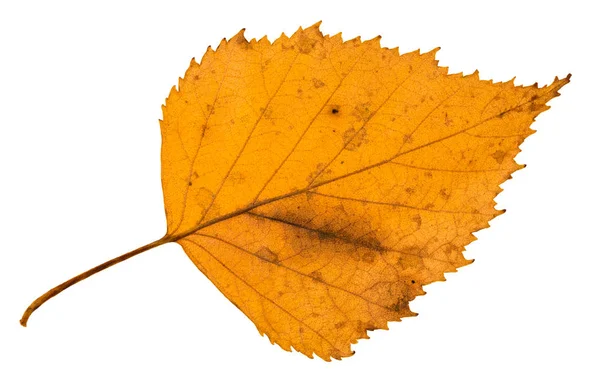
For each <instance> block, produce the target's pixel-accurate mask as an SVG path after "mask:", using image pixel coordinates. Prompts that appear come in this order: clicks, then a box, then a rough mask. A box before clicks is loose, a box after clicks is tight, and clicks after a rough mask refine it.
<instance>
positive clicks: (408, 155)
mask: <svg viewBox="0 0 600 382" xmlns="http://www.w3.org/2000/svg"><path fill="white" fill-rule="evenodd" d="M435 52H436V50H434V51H431V52H428V53H424V54H420V53H419V52H411V53H406V54H403V55H400V54H399V53H398V50H397V49H385V48H381V47H380V46H379V38H375V39H373V40H370V41H365V42H361V41H360V39H359V38H355V39H353V40H349V41H345V42H344V41H343V40H342V37H341V35H340V34H338V35H335V36H323V35H322V34H321V32H320V31H319V28H318V24H317V25H314V26H312V27H310V28H308V29H305V30H303V29H299V30H298V31H297V32H296V33H295V34H294V35H293V36H292V37H286V36H285V35H282V36H281V37H280V38H278V39H277V40H276V41H274V42H273V43H270V42H269V41H268V40H267V39H266V38H262V39H260V40H258V41H256V40H252V41H247V40H246V39H245V37H244V35H243V30H242V31H241V32H240V33H238V34H237V35H236V36H234V37H233V38H231V39H230V40H228V41H226V40H223V41H222V42H221V44H220V45H219V47H218V48H217V49H216V50H212V49H211V48H209V49H208V50H207V52H206V54H205V55H204V57H203V58H202V61H201V62H200V63H197V62H196V61H194V60H192V63H191V65H190V67H189V69H188V70H187V72H186V73H185V76H184V78H182V79H180V81H179V85H178V87H173V89H172V90H171V93H170V94H169V97H168V98H167V101H166V104H165V106H163V115H164V117H163V120H162V121H161V124H160V125H161V132H162V139H163V145H162V154H161V155H162V156H161V159H162V184H163V190H164V202H165V210H166V217H167V226H168V229H167V234H166V235H165V236H164V237H163V238H162V239H160V240H157V241H155V242H153V243H150V244H148V245H146V246H144V247H141V248H139V249H137V250H134V251H132V252H129V253H127V254H125V255H122V256H120V257H117V258H115V259H113V260H111V261H109V262H107V263H105V264H102V265H100V266H98V267H96V268H93V269H91V270H90V271H87V272H85V273H83V274H81V275H79V276H77V277H75V278H73V279H71V280H69V281H67V282H65V283H63V284H61V285H59V286H58V287H56V288H54V289H52V290H50V291H49V292H48V293H46V294H45V295H43V296H42V297H40V298H39V299H38V300H36V301H35V302H34V303H33V304H32V305H31V306H30V307H29V308H28V310H27V311H26V312H25V314H24V316H23V319H22V321H21V323H22V324H23V325H25V324H26V323H27V319H28V317H29V315H30V314H31V313H32V312H33V311H34V310H35V309H36V308H37V307H39V306H40V305H41V304H42V303H43V302H45V301H46V300H48V299H49V298H51V297H53V296H55V295H56V294H58V293H59V292H60V291H62V290H64V289H66V288H67V287H69V286H71V285H73V284H75V283H77V282H78V281H81V280H83V279H85V278H87V277H89V276H90V275H92V274H94V273H97V272H99V271H100V270H102V269H105V268H107V267H110V266H112V265H114V264H116V263H118V262H121V261H123V260H126V259H128V258H130V257H132V256H135V255H137V254H139V253H142V252H144V251H146V250H148V249H150V248H154V247H156V246H159V245H161V244H164V243H168V242H177V243H179V244H180V245H181V246H182V247H183V249H184V250H185V252H186V253H187V255H188V256H189V258H190V259H191V260H192V262H193V263H194V264H195V265H196V266H197V267H198V269H199V270H200V271H201V272H202V273H204V274H205V275H206V276H207V277H208V278H209V279H210V280H211V281H212V282H213V283H214V284H215V285H216V286H217V288H219V290H220V291H221V292H222V293H223V294H224V295H225V296H226V297H227V298H228V299H229V300H230V301H231V302H233V303H234V304H235V305H236V306H237V307H238V308H239V309H240V310H241V311H242V312H244V313H245V314H246V315H247V316H248V317H249V318H250V319H251V320H252V321H253V322H254V323H255V324H256V327H257V328H258V330H259V332H260V333H262V334H266V335H267V336H268V337H269V339H270V340H271V342H273V343H276V344H278V345H279V346H281V347H282V348H283V349H286V350H291V349H292V348H294V349H296V350H297V351H299V352H301V353H303V354H305V355H307V356H309V357H312V356H313V354H316V355H318V356H319V357H321V358H323V359H325V360H329V359H330V358H337V359H339V358H341V357H346V356H350V355H352V354H353V352H352V350H351V344H353V343H356V342H357V340H358V339H360V338H368V336H367V331H368V330H374V329H386V328H387V325H388V322H390V321H400V320H401V319H402V318H403V317H410V316H414V315H416V314H415V313H413V312H412V311H411V310H410V309H409V302H410V301H411V300H413V299H414V298H415V297H416V296H419V295H422V294H424V292H423V285H426V284H429V283H432V282H434V281H441V280H444V273H445V272H454V271H456V269H457V268H459V267H461V266H464V265H467V264H469V263H471V261H470V260H466V259H465V258H464V257H463V255H462V252H463V250H464V248H465V246H466V245H467V244H469V243H470V242H472V241H473V240H474V239H475V237H474V236H473V234H472V233H473V232H475V231H477V230H480V229H482V228H485V227H488V222H489V221H490V220H491V219H492V218H494V217H495V216H498V215H499V214H501V213H502V212H503V211H498V210H496V209H495V208H494V205H495V203H494V197H495V196H496V195H497V194H498V193H499V192H500V191H501V188H500V186H499V185H500V184H501V183H502V182H504V181H505V180H507V179H508V178H510V174H511V173H512V172H514V171H516V170H518V169H520V168H522V167H523V166H522V165H519V164H517V163H516V162H515V161H514V159H513V158H514V157H515V155H516V154H517V153H518V152H519V145H520V144H521V142H523V140H524V139H525V137H527V136H528V135H530V134H532V133H533V130H531V129H530V125H531V123H532V122H533V120H534V118H535V117H536V116H537V115H538V114H540V113H541V112H542V111H544V110H547V109H548V108H549V106H546V103H547V102H548V101H549V100H550V99H552V98H554V97H556V96H557V95H558V94H559V93H558V90H559V89H560V88H561V87H562V86H564V85H565V84H566V83H568V82H569V76H567V77H566V78H564V79H562V80H559V79H558V78H557V79H556V80H555V81H554V82H553V83H552V84H551V85H549V86H545V87H542V88H539V87H538V86H537V85H533V86H527V87H523V86H514V84H513V82H512V81H510V82H507V83H493V82H491V81H483V80H480V79H479V78H478V74H477V72H475V73H473V74H471V75H467V76H463V75H462V74H460V73H459V74H451V75H449V74H448V73H447V69H446V68H444V67H440V66H438V65H437V61H436V60H435Z"/></svg>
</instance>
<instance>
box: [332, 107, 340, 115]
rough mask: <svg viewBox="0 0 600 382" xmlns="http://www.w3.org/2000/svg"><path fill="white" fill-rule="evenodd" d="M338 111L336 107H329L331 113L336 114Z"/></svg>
mask: <svg viewBox="0 0 600 382" xmlns="http://www.w3.org/2000/svg"><path fill="white" fill-rule="evenodd" d="M339 112H340V111H339V110H338V109H336V108H333V109H331V114H337V113H339Z"/></svg>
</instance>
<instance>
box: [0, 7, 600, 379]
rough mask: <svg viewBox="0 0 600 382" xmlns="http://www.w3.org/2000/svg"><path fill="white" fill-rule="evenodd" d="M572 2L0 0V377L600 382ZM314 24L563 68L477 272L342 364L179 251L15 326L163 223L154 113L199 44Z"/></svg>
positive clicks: (390, 41)
mask: <svg viewBox="0 0 600 382" xmlns="http://www.w3.org/2000/svg"><path fill="white" fill-rule="evenodd" d="M585 3H586V2H583V1H582V2H578V1H560V2H552V1H543V2H541V1H540V2H527V1H514V2H513V1H498V2H483V1H474V2H472V3H469V2H465V1H440V2H439V3H432V2H427V1H416V0H413V1H409V2H400V1H394V2H392V1H390V2H388V3H385V2H382V1H375V0H368V1H361V2H352V1H343V2H342V1H325V0H319V1H306V0H304V1H295V2H283V1H278V2H273V3H271V4H269V3H267V2H265V1H210V2H201V1H196V2H191V1H190V2H178V1H170V2H164V3H162V4H158V3H153V2H149V1H144V2H141V1H140V2H139V3H134V2H121V1H119V2H111V1H103V2H97V3H96V4H95V5H92V4H91V2H80V1H78V2H75V1H74V2H72V3H68V2H64V1H38V2H32V1H6V2H2V5H1V6H0V128H1V134H0V166H1V173H0V182H1V186H0V207H1V209H0V224H1V226H0V235H1V236H0V237H1V241H0V255H1V258H0V259H1V263H0V299H1V300H0V380H2V381H11V382H12V381H65V382H66V381H203V380H206V381H219V380H228V379H232V378H236V379H244V380H261V381H325V380H340V381H359V380H365V379H366V380H371V381H377V380H382V379H384V378H385V380H394V381H439V380H446V381H598V380H600V366H599V362H598V360H599V359H600V349H599V344H600V333H599V328H598V325H599V323H600V313H599V307H598V305H599V299H600V298H599V297H598V296H599V292H600V287H599V284H600V278H599V276H598V274H599V266H600V260H599V258H600V257H599V255H600V251H599V249H598V240H597V237H598V235H599V232H598V231H599V228H600V224H599V222H598V214H599V213H600V210H599V207H598V177H599V171H598V164H599V162H600V160H599V159H598V144H599V138H600V132H599V131H600V130H599V127H600V126H599V122H598V120H599V118H598V110H599V108H600V105H599V102H598V101H599V96H598V94H599V89H600V81H599V74H598V65H599V64H598V50H597V49H598V46H597V45H598V39H597V36H598V35H600V31H599V28H598V26H597V25H598V24H597V15H598V12H597V10H595V9H594V8H593V5H590V6H587V5H585ZM589 3H590V4H593V3H592V2H589ZM392 4H393V5H392ZM488 4H494V5H488ZM319 20H323V24H322V27H321V29H322V31H323V32H324V33H328V34H335V33H337V32H339V31H342V32H343V36H344V37H345V38H352V37H354V36H356V35H361V36H362V37H363V38H364V39H369V38H373V37H375V36H377V35H382V36H383V39H382V45H383V46H387V47H395V46H399V47H400V51H401V52H408V51H411V50H414V49H417V48H421V49H422V50H423V51H427V50H430V49H433V48H435V47H437V46H441V47H442V50H441V51H440V52H439V53H438V56H437V57H438V58H439V60H440V64H441V65H444V66H449V67H450V71H451V72H460V71H463V72H465V73H471V72H473V71H474V70H475V69H479V71H480V75H481V77H482V78H483V79H493V80H495V81H500V80H501V81H507V80H509V79H511V78H512V77H514V76H516V83H517V84H525V85H529V84H531V83H534V82H536V81H537V82H539V83H540V84H548V83H550V82H552V80H553V79H554V76H555V75H557V76H560V77H564V76H565V75H567V74H568V73H572V74H573V77H572V79H571V83H570V84H568V85H567V86H566V87H564V88H563V90H562V91H561V93H562V96H561V97H559V98H557V99H554V100H552V101H551V103H550V105H551V106H552V109H551V110H549V111H547V112H545V113H543V114H542V115H541V116H539V117H538V120H537V122H535V124H534V126H533V127H534V128H535V129H536V130H538V132H537V133H536V134H534V135H533V136H531V137H530V138H528V139H527V141H526V142H525V143H524V144H523V145H522V146H521V148H522V149H523V152H522V153H521V154H519V156H518V157H517V160H518V161H519V162H520V163H526V164H527V165H528V167H527V168H526V169H525V170H522V171H520V172H518V173H516V174H514V179H513V180H510V181H508V182H506V183H505V184H504V185H503V187H504V188H505V191H504V192H503V193H502V194H501V195H500V196H499V197H498V198H497V199H496V200H497V202H498V203H499V205H498V208H506V209H507V210H508V212H507V213H506V214H504V215H503V216H501V217H499V218H497V219H495V220H494V221H493V222H492V223H491V226H492V227H491V229H486V230H484V231H481V232H479V233H477V236H478V237H479V240H477V241H476V242H474V243H473V244H471V245H470V246H469V247H468V249H467V251H466V254H465V255H466V257H467V258H475V259H476V262H475V263H474V264H473V265H470V266H468V267H466V268H462V269H460V270H459V272H458V273H456V274H449V275H447V278H448V281H447V282H444V283H435V284H433V285H429V286H427V287H426V288H425V289H426V291H427V292H428V294H427V296H425V297H419V298H417V300H416V301H414V302H413V303H412V304H411V306H412V308H413V310H415V311H417V312H419V313H420V315H419V317H417V318H411V319H406V320H404V321H403V322H401V323H392V324H390V330H389V331H376V332H372V333H371V339H370V340H361V341H360V342H359V343H358V344H357V345H355V346H354V350H356V354H355V355H354V356H353V357H351V358H347V359H344V360H342V361H341V362H339V361H334V362H331V363H326V362H323V361H322V360H320V359H315V360H310V359H308V358H306V357H305V356H303V355H301V354H299V353H288V352H285V351H282V350H281V349H279V348H278V347H277V346H273V345H271V344H270V343H269V341H268V340H267V338H266V337H261V336H260V335H259V334H258V332H257V331H256V329H255V327H254V325H253V324H252V323H251V322H250V321H249V320H248V319H247V318H246V317H245V316H244V315H243V314H242V313H241V312H240V311H238V310H237V308H235V307H234V306H233V305H232V304H231V303H230V302H229V301H228V300H227V299H225V298H224V297H223V296H222V295H221V294H220V293H219V292H218V291H217V289H216V288H215V287H214V286H213V285H212V284H211V283H210V282H209V281H208V280H206V279H205V277H204V276H203V275H202V274H201V273H200V272H198V271H197V269H196V267H195V266H194V265H193V264H192V263H191V262H190V261H189V260H188V259H187V257H186V256H185V254H184V253H183V251H182V249H181V248H180V247H179V246H178V245H176V244H169V245H165V246H163V247H161V248H158V249H154V250H152V251H150V252H147V253H145V254H143V255H140V256H139V257H136V258H134V259H131V260H129V261H127V262H125V263H122V264H119V265H117V266H115V267H113V268H111V269H109V270H106V271H104V272H102V273H101V274H98V275H95V276H93V277H92V278H90V279H88V280H86V281H84V282H82V283H80V284H78V285H77V286H75V287H72V288H71V289H69V290H68V291H65V292H64V293H62V294H61V295H60V296H58V297H56V298H54V299H53V300H51V301H49V302H48V303H47V304H46V305H44V306H43V307H42V308H40V309H39V310H38V311H37V312H36V313H35V314H34V315H33V316H32V318H31V320H30V322H29V327H28V328H27V329H25V328H22V327H21V326H19V318H20V316H21V313H22V312H23V310H24V309H25V307H26V306H27V305H28V304H29V303H30V302H31V301H32V300H33V299H34V298H36V297H38V296H39V295H40V294H42V293H43V292H45V291H46V290H48V289H49V288H51V287H53V286H55V285H56V284H58V283H60V282H62V281H64V280H66V279H68V278H70V277H72V276H74V275H76V274H78V273H80V272H82V271H84V270H87V269H88V268H90V267H92V266H94V265H96V264H99V263H101V262H104V261H106V260H108V259H109V258H112V257H115V256H117V255H119V254H121V253H124V252H126V251H129V250H131V249H134V248H137V247H138V246H140V245H143V244H145V243H147V242H150V241H153V240H155V239H158V238H159V237H161V236H162V235H163V234H164V232H165V229H166V227H165V218H164V211H163V205H162V203H163V201H162V192H161V184H160V167H159V166H160V162H159V150H160V133H159V126H158V119H159V118H160V117H161V108H160V105H161V104H162V103H163V102H164V99H165V97H166V96H167V94H168V92H169V90H170V88H171V87H172V86H173V85H175V84H176V82H177V78H178V76H181V75H183V73H184V71H185V70H186V68H187V66H188V65H189V62H190V59H191V58H192V56H195V57H196V58H198V59H199V58H200V57H201V56H202V55H203V53H204V52H205V50H206V47H207V46H208V45H212V46H216V45H217V44H218V43H219V41H220V39H221V38H223V37H231V36H233V35H234V34H235V33H236V32H237V31H238V30H239V29H241V28H242V27H245V28H247V32H246V36H247V37H248V38H249V39H250V38H260V37H262V36H263V35H265V34H266V35H268V36H269V38H270V39H274V38H276V37H278V36H279V34H280V33H281V32H285V33H286V34H288V35H289V34H292V33H293V32H294V31H295V30H296V29H297V27H298V26H300V25H302V26H304V27H308V26H310V25H311V24H313V23H314V22H317V21H319Z"/></svg>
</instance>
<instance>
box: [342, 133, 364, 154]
mask: <svg viewBox="0 0 600 382" xmlns="http://www.w3.org/2000/svg"><path fill="white" fill-rule="evenodd" d="M366 137H367V130H366V129H365V128H361V129H360V130H358V131H356V130H354V128H353V127H352V128H350V129H348V130H346V131H345V132H344V137H343V139H344V145H345V147H344V148H345V149H346V150H348V151H355V150H356V149H358V148H359V147H360V146H361V145H362V144H363V143H365V142H368V140H367V139H366Z"/></svg>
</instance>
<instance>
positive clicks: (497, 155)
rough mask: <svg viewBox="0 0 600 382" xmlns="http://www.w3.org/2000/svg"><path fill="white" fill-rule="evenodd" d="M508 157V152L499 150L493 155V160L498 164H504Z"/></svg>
mask: <svg viewBox="0 0 600 382" xmlns="http://www.w3.org/2000/svg"><path fill="white" fill-rule="evenodd" d="M505 156H506V151H502V150H497V151H495V152H494V153H493V154H492V158H494V159H495V160H496V162H498V164H502V162H503V161H504V157H505Z"/></svg>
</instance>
